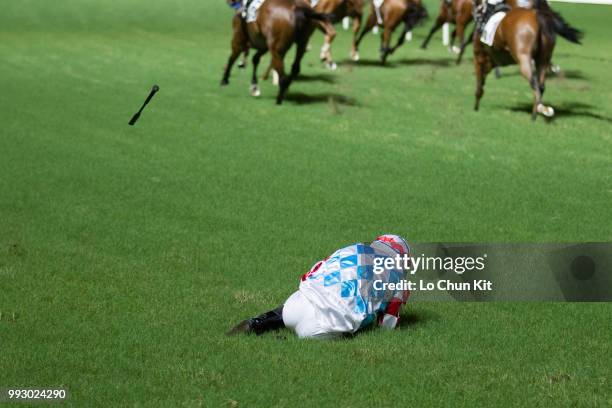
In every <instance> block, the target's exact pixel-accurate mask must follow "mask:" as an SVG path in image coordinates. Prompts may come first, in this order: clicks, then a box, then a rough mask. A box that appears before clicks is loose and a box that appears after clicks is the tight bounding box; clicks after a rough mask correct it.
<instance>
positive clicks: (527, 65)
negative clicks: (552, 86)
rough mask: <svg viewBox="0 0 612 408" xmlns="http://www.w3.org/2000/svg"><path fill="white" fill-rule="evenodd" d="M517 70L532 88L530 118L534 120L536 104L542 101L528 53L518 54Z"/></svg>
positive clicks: (536, 111)
mask: <svg viewBox="0 0 612 408" xmlns="http://www.w3.org/2000/svg"><path fill="white" fill-rule="evenodd" d="M517 59H518V63H519V70H520V71H521V75H522V76H523V77H524V78H525V79H526V80H527V81H528V82H529V85H530V86H531V89H533V109H532V111H531V119H533V120H535V119H536V118H537V116H538V106H539V105H540V104H541V103H542V93H541V92H540V84H539V83H538V77H537V74H536V72H534V69H533V65H534V62H533V60H532V59H531V55H529V54H526V53H525V54H519V55H518V58H517Z"/></svg>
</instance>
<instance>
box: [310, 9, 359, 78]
mask: <svg viewBox="0 0 612 408" xmlns="http://www.w3.org/2000/svg"><path fill="white" fill-rule="evenodd" d="M363 2H364V0H319V1H318V2H316V4H315V6H314V9H315V11H316V12H318V13H322V14H327V15H331V16H333V18H332V21H331V22H332V23H334V24H335V23H338V22H339V21H341V20H342V19H343V18H345V17H350V18H352V19H353V46H352V49H351V59H352V60H353V61H359V53H358V52H357V47H356V45H355V44H356V43H357V35H358V34H359V29H360V28H361V20H362V16H363ZM310 3H311V4H313V0H310ZM319 28H320V29H321V31H323V33H324V34H325V40H324V43H323V47H321V55H320V57H321V60H322V61H325V62H326V63H327V66H328V68H332V69H334V68H335V64H334V62H333V58H332V54H331V44H332V42H333V41H334V38H335V37H336V30H335V29H334V28H333V26H332V25H331V24H328V23H325V22H322V23H320V24H319Z"/></svg>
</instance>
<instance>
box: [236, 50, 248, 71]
mask: <svg viewBox="0 0 612 408" xmlns="http://www.w3.org/2000/svg"><path fill="white" fill-rule="evenodd" d="M247 58H249V49H248V48H245V49H244V51H242V58H241V59H240V61H238V68H240V69H244V68H246V64H247Z"/></svg>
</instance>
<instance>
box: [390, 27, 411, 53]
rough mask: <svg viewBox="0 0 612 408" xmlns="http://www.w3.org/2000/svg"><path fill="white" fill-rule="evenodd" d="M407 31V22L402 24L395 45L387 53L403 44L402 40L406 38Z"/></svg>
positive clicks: (392, 51)
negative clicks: (402, 27) (400, 32)
mask: <svg viewBox="0 0 612 408" xmlns="http://www.w3.org/2000/svg"><path fill="white" fill-rule="evenodd" d="M408 31H410V30H409V29H408V24H406V25H405V26H404V29H403V30H402V34H401V35H400V36H399V38H398V39H397V44H395V47H393V48H391V50H389V54H393V53H394V52H395V50H397V49H398V48H399V47H401V46H402V44H404V41H405V40H406V33H407V32H408Z"/></svg>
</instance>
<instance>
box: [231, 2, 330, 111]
mask: <svg viewBox="0 0 612 408" xmlns="http://www.w3.org/2000/svg"><path fill="white" fill-rule="evenodd" d="M326 20H327V17H326V16H324V15H322V14H320V13H316V12H315V11H314V10H313V9H312V8H311V7H310V5H309V4H308V3H306V1H305V0H266V1H265V2H264V3H263V4H262V5H261V7H260V8H259V11H258V13H257V18H256V21H254V22H251V23H246V21H245V20H244V19H243V18H242V17H241V16H240V14H239V13H238V14H236V15H235V16H234V19H233V21H232V26H233V37H232V53H231V55H230V57H229V60H228V61H227V65H226V66H225V72H224V73H223V79H222V80H221V85H227V84H228V83H229V76H230V72H231V69H232V65H234V62H236V59H237V58H238V56H239V55H240V54H241V53H243V52H244V51H245V50H247V49H248V48H254V49H255V55H253V59H252V63H253V76H252V78H251V95H253V96H255V97H257V96H259V95H260V94H261V92H260V90H259V86H258V84H257V67H258V65H259V61H260V60H261V57H262V56H263V55H264V54H265V53H266V52H267V51H270V53H271V54H272V63H271V66H272V68H273V69H274V70H275V71H276V72H277V73H278V75H279V90H278V95H277V97H276V103H277V104H279V105H280V104H281V103H282V102H283V98H284V97H285V93H286V92H287V88H289V85H290V84H291V81H292V80H293V79H294V78H295V77H297V76H298V75H299V73H300V63H301V61H302V57H303V56H304V53H305V52H306V46H307V44H308V39H309V38H310V35H311V34H312V32H313V31H314V28H315V24H316V22H318V21H326ZM294 43H295V45H296V53H295V60H294V62H293V66H292V67H291V74H290V75H286V74H285V66H284V62H283V60H284V58H285V54H286V53H287V51H288V50H289V48H291V46H292V45H293V44H294Z"/></svg>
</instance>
